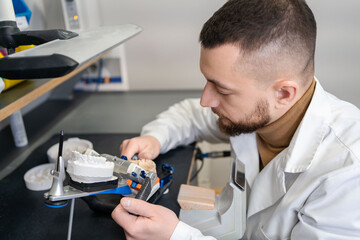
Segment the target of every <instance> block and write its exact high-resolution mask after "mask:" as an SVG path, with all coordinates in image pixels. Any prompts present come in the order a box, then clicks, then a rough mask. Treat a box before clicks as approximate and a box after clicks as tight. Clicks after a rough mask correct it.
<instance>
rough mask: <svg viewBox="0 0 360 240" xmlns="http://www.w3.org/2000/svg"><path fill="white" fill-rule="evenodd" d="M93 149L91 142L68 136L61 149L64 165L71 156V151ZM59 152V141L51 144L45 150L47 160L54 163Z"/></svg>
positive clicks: (81, 151) (80, 151)
mask: <svg viewBox="0 0 360 240" xmlns="http://www.w3.org/2000/svg"><path fill="white" fill-rule="evenodd" d="M88 148H90V149H93V144H92V142H90V141H88V140H85V139H80V138H69V139H68V140H66V141H64V143H63V151H62V157H63V159H64V164H65V167H67V162H68V160H69V159H70V158H71V152H72V151H77V152H79V153H83V152H84V151H85V150H86V149H88ZM58 152H59V143H57V144H55V145H53V146H51V147H50V148H49V149H48V150H47V156H48V159H49V162H51V163H55V162H56V160H57V157H58Z"/></svg>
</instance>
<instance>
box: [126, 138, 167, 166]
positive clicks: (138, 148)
mask: <svg viewBox="0 0 360 240" xmlns="http://www.w3.org/2000/svg"><path fill="white" fill-rule="evenodd" d="M160 148H161V146H160V142H159V141H158V140H157V139H156V138H154V137H152V136H141V137H135V138H131V139H126V140H124V141H123V142H122V144H121V145H120V152H121V155H123V156H126V157H127V158H128V159H131V158H132V157H133V156H134V154H136V153H138V156H139V159H151V160H153V159H154V158H156V157H157V156H158V155H159V153H160Z"/></svg>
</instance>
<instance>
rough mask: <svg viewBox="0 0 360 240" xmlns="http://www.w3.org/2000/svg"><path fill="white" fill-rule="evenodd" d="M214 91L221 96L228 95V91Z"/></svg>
mask: <svg viewBox="0 0 360 240" xmlns="http://www.w3.org/2000/svg"><path fill="white" fill-rule="evenodd" d="M216 91H217V93H218V94H220V95H222V96H228V95H229V93H224V92H222V91H220V90H216Z"/></svg>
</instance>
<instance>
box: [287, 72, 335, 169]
mask: <svg viewBox="0 0 360 240" xmlns="http://www.w3.org/2000/svg"><path fill="white" fill-rule="evenodd" d="M315 80H316V86H315V91H314V95H313V97H312V100H311V102H310V105H309V107H308V109H307V111H306V113H305V115H304V118H303V120H302V121H301V123H300V125H299V127H298V129H297V130H296V132H295V134H294V137H293V138H292V140H291V141H290V144H289V146H288V147H287V148H286V149H285V150H284V153H285V154H284V156H283V159H282V161H281V162H282V163H281V166H280V168H281V169H283V171H284V172H287V173H301V172H304V171H305V170H307V169H308V168H309V167H310V166H311V163H312V160H313V158H314V155H315V153H316V151H317V149H318V147H319V145H320V143H321V142H322V140H323V138H324V136H325V132H326V130H327V127H328V125H329V121H330V111H331V110H330V106H329V104H328V98H327V94H326V92H325V91H324V89H323V88H322V86H321V85H320V83H319V82H318V80H317V79H315ZM309 133H311V134H309Z"/></svg>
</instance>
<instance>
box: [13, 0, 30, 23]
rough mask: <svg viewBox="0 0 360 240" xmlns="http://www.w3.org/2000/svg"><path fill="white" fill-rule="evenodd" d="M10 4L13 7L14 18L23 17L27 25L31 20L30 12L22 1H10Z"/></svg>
mask: <svg viewBox="0 0 360 240" xmlns="http://www.w3.org/2000/svg"><path fill="white" fill-rule="evenodd" d="M12 2H13V5H14V11H15V16H16V17H21V16H25V17H26V20H27V22H28V23H29V22H30V18H31V11H30V9H29V7H28V6H27V5H26V3H25V2H24V0H12Z"/></svg>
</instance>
